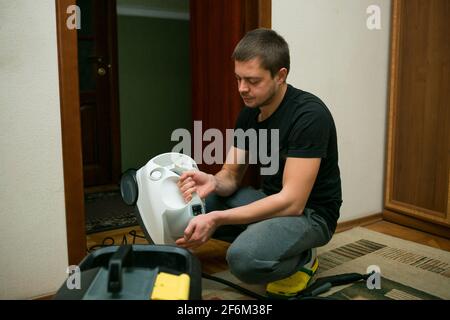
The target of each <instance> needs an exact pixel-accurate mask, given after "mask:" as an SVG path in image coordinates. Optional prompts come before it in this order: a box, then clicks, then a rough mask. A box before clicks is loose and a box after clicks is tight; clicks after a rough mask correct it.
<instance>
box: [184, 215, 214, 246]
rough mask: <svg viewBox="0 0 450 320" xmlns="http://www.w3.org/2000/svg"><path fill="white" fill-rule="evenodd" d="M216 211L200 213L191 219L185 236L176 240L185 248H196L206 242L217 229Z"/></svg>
mask: <svg viewBox="0 0 450 320" xmlns="http://www.w3.org/2000/svg"><path fill="white" fill-rule="evenodd" d="M217 227H218V225H217V222H216V219H215V218H214V212H210V213H208V214H202V215H198V216H196V217H194V218H192V219H191V221H190V222H189V224H188V226H187V228H186V229H185V230H184V237H183V238H180V239H178V240H177V241H176V244H177V245H178V246H180V247H183V248H192V249H193V248H196V247H199V246H201V245H202V244H204V243H206V242H207V241H208V240H209V239H210V238H211V236H212V234H213V233H214V231H215V230H216V229H217Z"/></svg>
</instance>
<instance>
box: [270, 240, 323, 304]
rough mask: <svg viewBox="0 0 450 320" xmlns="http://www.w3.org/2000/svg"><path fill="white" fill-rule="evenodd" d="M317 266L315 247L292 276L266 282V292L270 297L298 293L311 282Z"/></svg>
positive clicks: (289, 296) (276, 297)
mask: <svg viewBox="0 0 450 320" xmlns="http://www.w3.org/2000/svg"><path fill="white" fill-rule="evenodd" d="M318 268H319V259H318V258H317V253H316V249H315V248H313V249H311V258H310V259H309V261H308V263H306V264H305V265H304V266H303V267H301V268H300V269H299V270H298V271H297V272H296V273H294V274H293V275H292V276H290V277H287V278H285V279H281V280H277V281H274V282H270V283H269V284H267V287H266V293H267V296H268V297H270V298H275V299H289V298H292V297H295V296H296V295H298V294H299V293H300V292H301V291H303V290H305V289H306V288H307V287H308V286H310V285H311V284H312V279H313V277H314V275H315V273H316V271H317V269H318Z"/></svg>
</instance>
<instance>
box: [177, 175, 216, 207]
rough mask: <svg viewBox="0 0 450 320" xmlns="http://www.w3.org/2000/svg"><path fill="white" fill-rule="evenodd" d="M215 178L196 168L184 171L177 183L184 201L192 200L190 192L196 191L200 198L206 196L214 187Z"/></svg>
mask: <svg viewBox="0 0 450 320" xmlns="http://www.w3.org/2000/svg"><path fill="white" fill-rule="evenodd" d="M216 184H217V182H216V178H215V177H214V176H213V175H212V174H207V173H205V172H202V171H198V170H191V171H185V172H183V174H182V175H181V176H180V180H179V181H178V183H177V185H178V187H179V188H180V191H181V193H182V194H183V198H184V200H185V201H186V202H189V201H191V200H192V193H194V192H196V193H197V194H198V196H199V197H200V198H202V199H204V198H206V197H207V196H208V195H209V194H210V193H211V192H213V191H214V190H215V189H216Z"/></svg>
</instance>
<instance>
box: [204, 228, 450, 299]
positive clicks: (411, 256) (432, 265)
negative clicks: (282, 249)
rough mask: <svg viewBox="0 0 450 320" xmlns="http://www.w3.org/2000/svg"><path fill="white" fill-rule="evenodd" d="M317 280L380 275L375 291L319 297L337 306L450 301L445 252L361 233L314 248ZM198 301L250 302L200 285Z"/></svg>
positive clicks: (361, 285) (345, 290)
mask: <svg viewBox="0 0 450 320" xmlns="http://www.w3.org/2000/svg"><path fill="white" fill-rule="evenodd" d="M318 255H319V270H318V274H317V277H325V276H331V275H338V274H342V273H353V272H356V273H363V274H365V273H367V271H368V267H370V266H377V267H378V268H379V270H380V275H381V278H380V288H379V289H376V288H374V289H369V288H368V286H367V284H366V282H365V281H360V282H357V283H353V284H349V285H344V286H337V287H333V288H331V289H330V290H329V291H328V292H326V293H324V294H322V295H321V296H322V297H329V298H333V299H339V300H437V299H445V300H449V299H450V252H447V251H443V250H439V249H435V248H431V247H428V246H425V245H421V244H417V243H414V242H411V241H406V240H402V239H399V238H395V237H391V236H388V235H384V234H381V233H378V232H374V231H371V230H368V229H365V228H354V229H352V230H348V231H345V232H342V233H338V234H336V235H335V236H334V237H333V239H332V240H331V241H330V243H328V244H327V245H326V246H324V247H321V248H318ZM214 276H217V277H221V278H224V279H226V280H229V281H231V282H233V283H236V284H238V285H240V286H242V287H244V288H247V289H250V290H252V291H254V292H256V293H259V294H263V295H264V292H265V289H264V286H260V285H259V286H258V285H247V284H244V283H241V282H240V281H239V280H238V279H236V278H235V277H234V276H233V275H232V274H231V273H230V272H229V271H224V272H220V273H216V274H214ZM203 299H206V300H248V299H251V298H249V297H247V296H245V295H243V294H240V293H239V292H237V291H236V290H234V289H232V288H229V287H227V286H225V285H222V284H219V283H216V282H213V281H211V280H206V279H204V280H203Z"/></svg>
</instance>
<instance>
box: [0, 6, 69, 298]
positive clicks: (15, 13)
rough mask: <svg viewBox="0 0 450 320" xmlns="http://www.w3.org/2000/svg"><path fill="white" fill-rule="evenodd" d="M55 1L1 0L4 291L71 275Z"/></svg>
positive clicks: (37, 287)
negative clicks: (67, 242)
mask: <svg viewBox="0 0 450 320" xmlns="http://www.w3.org/2000/svg"><path fill="white" fill-rule="evenodd" d="M61 150H62V149H61V121H60V109H59V84H58V59H57V43H56V15H55V1H54V0H46V1H30V0H14V1H11V0H0V181H1V183H0V203H1V205H0V219H1V220H0V299H26V298H32V297H36V296H39V295H43V294H47V293H54V292H55V291H56V289H57V288H58V287H59V286H60V285H61V284H62V283H63V281H64V279H65V278H66V273H65V272H66V267H67V261H68V260H67V244H66V241H67V240H66V225H65V207H64V185H63V171H62V151H61Z"/></svg>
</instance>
